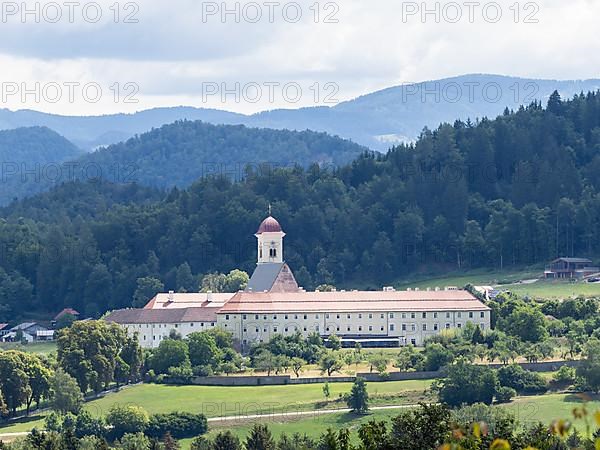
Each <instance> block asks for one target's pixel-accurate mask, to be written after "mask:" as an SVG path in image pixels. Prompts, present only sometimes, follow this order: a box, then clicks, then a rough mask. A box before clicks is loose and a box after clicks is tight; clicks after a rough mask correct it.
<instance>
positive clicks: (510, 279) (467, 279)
mask: <svg viewBox="0 0 600 450" xmlns="http://www.w3.org/2000/svg"><path fill="white" fill-rule="evenodd" d="M542 274H543V268H541V267H540V268H537V267H536V268H528V269H523V270H504V271H494V270H489V269H476V270H470V271H457V272H449V273H445V274H440V275H430V276H414V277H411V278H406V279H401V280H398V282H397V283H396V284H395V286H396V288H398V289H406V288H413V289H414V288H419V289H427V288H435V287H440V288H444V287H445V286H457V287H463V286H466V285H467V284H475V285H484V286H496V287H497V288H498V289H499V290H502V291H504V290H506V291H510V292H514V293H515V294H517V295H520V296H529V297H536V298H544V299H546V298H566V297H576V296H578V295H584V296H588V297H591V296H600V283H584V282H576V283H571V282H570V281H568V280H567V281H562V280H560V281H555V280H548V281H546V280H543V279H542V280H539V281H537V282H535V283H531V284H524V283H519V282H520V281H521V280H531V279H536V278H540V277H541V276H542ZM499 283H502V284H499ZM510 283H513V284H510Z"/></svg>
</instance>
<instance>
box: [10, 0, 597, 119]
mask: <svg viewBox="0 0 600 450" xmlns="http://www.w3.org/2000/svg"><path fill="white" fill-rule="evenodd" d="M44 3H45V4H46V5H48V4H49V2H44ZM57 3H58V4H60V5H64V4H63V3H62V2H61V1H60V0H59V1H58V2H57ZM492 3H493V2H485V1H482V2H480V6H479V7H476V8H475V9H474V16H473V17H474V21H473V23H470V22H469V20H468V17H467V16H468V12H469V10H468V6H466V5H465V2H461V1H458V2H456V3H454V5H457V4H458V5H460V7H461V8H460V9H461V12H462V14H463V16H462V19H461V20H459V21H458V22H457V23H449V21H448V20H445V18H446V19H451V18H452V17H454V15H455V13H456V11H457V9H456V8H455V7H454V6H452V2H441V3H439V11H440V12H441V13H442V17H440V18H439V19H440V20H439V21H436V17H435V14H428V15H427V16H426V17H425V19H426V20H425V23H423V20H422V18H421V14H420V12H421V11H422V9H423V8H422V6H423V3H422V2H420V1H419V2H413V3H411V2H397V1H393V0H372V1H369V2H366V1H364V0H344V1H343V2H339V3H338V5H339V6H337V7H336V6H335V4H333V3H331V2H329V3H328V2H327V1H322V2H320V3H315V1H314V0H301V1H299V2H298V4H299V5H300V7H301V11H302V19H301V20H300V21H299V22H298V23H291V20H285V19H284V17H283V5H288V15H290V14H291V13H294V11H295V9H294V8H292V7H290V6H289V5H291V4H292V3H291V2H288V3H286V2H285V1H281V2H280V4H279V6H277V7H274V8H273V11H274V16H273V19H274V20H273V23H270V21H269V18H268V14H269V7H268V6H267V2H262V1H258V2H255V3H252V2H247V1H245V2H242V3H240V12H243V11H245V12H246V18H247V17H249V16H253V14H254V12H256V10H257V9H256V8H255V6H256V5H257V4H258V5H259V6H260V10H261V11H262V14H263V17H262V21H260V22H259V23H248V21H246V20H244V19H245V17H244V16H242V17H240V21H239V23H237V22H236V20H235V15H234V14H229V15H228V16H227V17H226V19H227V20H226V23H221V20H220V15H219V14H215V15H211V16H207V17H205V19H206V20H204V22H203V10H204V12H205V13H206V12H207V11H210V8H211V7H213V6H214V5H217V6H218V7H219V8H220V7H221V2H220V1H219V2H198V1H193V0H172V1H169V2H158V1H155V0H142V1H139V2H137V3H135V4H133V5H137V7H135V6H131V5H130V6H127V7H125V5H126V4H127V3H126V2H125V1H124V2H122V3H119V5H120V12H119V20H118V22H119V23H115V20H114V19H115V15H114V14H115V13H114V8H113V9H110V6H111V5H113V4H114V1H113V0H102V1H100V2H99V4H101V11H102V13H103V14H102V18H101V19H100V20H99V21H98V22H97V23H90V22H91V20H89V19H90V17H87V19H88V20H86V18H85V17H84V16H83V13H82V9H78V8H76V9H75V14H74V16H73V19H74V20H73V23H69V21H68V20H67V19H68V18H67V17H66V12H67V10H66V9H63V11H62V12H63V17H62V20H60V21H58V23H48V21H47V20H45V19H48V17H44V15H43V11H44V9H43V5H42V6H40V11H41V13H40V14H41V16H42V17H40V19H41V20H40V23H35V17H34V16H33V15H32V14H29V15H28V16H26V17H25V19H26V20H25V21H26V22H27V23H22V20H21V19H22V18H21V15H20V12H17V13H16V14H14V15H10V14H8V13H7V11H8V12H10V7H11V4H12V3H11V2H3V3H1V6H2V8H3V11H4V14H3V17H1V18H0V19H3V22H4V23H0V64H1V67H2V72H1V73H2V74H1V75H0V82H1V83H2V88H3V89H2V91H3V92H4V94H5V95H4V98H0V103H1V104H0V106H1V107H8V108H11V109H21V108H31V109H39V110H44V111H52V112H57V113H65V114H99V113H109V112H117V111H134V110H139V109H145V108H148V107H153V106H171V105H180V104H185V105H193V106H206V107H217V108H222V109H228V110H234V111H240V112H254V111H258V110H264V109H273V108H276V107H298V106H313V105H314V104H315V98H314V94H315V91H317V88H316V85H315V84H314V83H317V82H318V83H320V84H319V89H318V91H319V93H320V94H321V95H319V98H318V99H317V100H319V101H322V100H323V98H324V97H325V96H326V95H327V94H328V93H330V92H329V91H328V90H325V89H324V88H323V86H324V85H325V83H327V82H333V83H336V85H337V86H339V92H337V93H336V95H335V98H338V99H339V100H345V99H349V98H353V97H355V96H358V95H361V94H364V93H367V92H369V91H372V90H375V89H380V88H385V87H388V86H391V85H397V84H400V83H404V82H410V81H420V80H428V79H437V78H442V77H446V76H453V75H458V74H463V73H498V74H506V75H515V76H523V77H534V78H552V79H554V78H559V79H571V78H576V79H581V78H598V77H600V74H599V73H598V68H600V38H599V37H598V35H597V24H596V22H597V17H599V16H600V2H598V1H595V0H575V1H572V2H564V1H559V0H544V1H541V2H535V3H531V2H530V3H527V2H522V3H518V5H519V10H520V11H519V17H518V21H517V23H515V18H516V17H515V10H514V5H515V2H514V0H509V1H504V0H503V1H499V2H497V3H496V5H500V10H501V11H502V18H501V19H500V20H499V21H498V22H497V23H491V21H490V20H485V18H484V16H483V10H484V7H487V8H488V9H487V12H488V15H491V14H492V13H494V12H495V8H494V7H493V5H492V6H490V5H491V4H492ZM15 4H16V5H20V2H18V3H15ZM27 4H28V7H29V8H30V9H32V8H34V5H35V2H33V1H30V2H27ZM233 5H234V2H228V7H229V8H230V9H232V8H233ZM315 5H318V9H319V12H320V14H319V21H320V22H319V23H315V21H314V18H315V16H314V14H315ZM486 5H487V6H486ZM526 5H528V6H526ZM532 5H533V6H532ZM536 5H537V6H536ZM415 6H416V7H418V8H419V9H420V10H421V11H419V12H417V13H416V14H414V15H411V16H408V17H404V18H403V10H404V11H405V12H406V11H410V8H411V7H415ZM435 6H436V3H435V2H433V1H429V2H427V3H426V7H427V8H428V10H430V11H431V10H433V9H434V8H435ZM244 7H245V8H246V9H243V8H244ZM511 7H512V9H511ZM7 8H8V10H7ZM46 8H49V7H48V6H46ZM253 8H254V9H253ZM311 8H312V9H311ZM453 8H454V9H453ZM13 9H14V8H13ZM496 9H497V8H496ZM49 11H50V9H47V10H46V15H48V14H50V13H49ZM444 12H445V13H446V17H444V16H443V13H444ZM127 13H130V14H133V16H132V17H131V18H133V19H135V20H138V23H123V22H124V20H125V17H126V14H127ZM532 13H534V15H533V16H532V17H530V19H536V20H538V23H525V21H526V17H527V14H532ZM327 14H333V17H332V18H333V19H337V20H338V23H323V22H324V20H325V18H326V17H327ZM88 16H89V12H88ZM288 19H289V18H288ZM403 19H404V20H403ZM36 82H38V83H40V84H41V87H40V90H43V89H44V87H46V88H48V89H49V87H52V86H54V85H53V84H52V83H59V84H63V83H65V82H67V83H68V82H79V83H81V85H84V84H85V83H97V84H98V85H100V86H101V87H102V88H103V95H102V97H101V99H100V100H99V101H98V102H97V103H92V102H89V101H85V99H84V98H83V97H84V95H83V92H77V91H76V92H75V94H79V95H77V97H76V98H75V100H74V101H73V102H70V101H68V99H66V98H65V95H64V93H63V97H62V98H61V101H59V102H57V103H51V102H48V101H46V100H47V98H46V97H48V95H49V94H48V92H46V93H42V94H43V95H42V96H41V97H42V98H41V99H39V100H40V101H39V102H36V101H35V100H36V99H35V98H34V97H35V95H34V94H29V95H28V96H26V98H25V99H23V98H22V97H21V95H18V93H16V94H13V95H7V92H6V90H7V89H9V92H12V91H11V89H12V90H14V83H17V85H19V86H20V87H24V88H27V89H34V90H35V87H33V88H32V86H35V83H36ZM127 82H132V83H135V84H136V85H137V86H139V92H136V93H135V95H134V98H135V99H137V100H138V103H124V102H123V95H124V94H126V93H127V92H130V93H131V92H132V91H129V90H127V91H126V92H120V94H122V95H121V97H119V98H118V101H117V102H116V103H115V101H114V100H115V98H114V92H115V89H116V88H115V87H114V86H115V85H114V83H119V84H120V86H121V89H122V86H123V85H124V84H125V83H127ZM236 82H239V83H240V86H241V87H240V92H242V93H243V91H242V88H243V87H244V86H249V83H258V84H259V85H261V86H263V95H262V96H261V100H260V101H258V102H256V103H251V102H245V101H244V99H243V98H242V99H241V101H240V102H236V101H235V100H234V95H233V94H230V95H228V96H227V98H226V100H227V101H226V102H225V103H223V102H222V101H221V99H220V96H219V95H212V96H209V97H207V98H206V99H204V100H203V98H202V92H203V89H204V90H206V87H207V86H208V85H207V83H217V84H218V85H219V86H222V83H225V86H226V87H227V88H229V89H233V88H235V83H236ZM268 82H277V83H280V84H281V85H284V84H286V83H298V84H299V85H300V86H301V87H302V92H303V95H302V98H301V101H299V102H298V103H290V102H289V101H286V97H285V96H284V95H283V92H282V90H281V89H282V88H281V87H278V88H275V92H274V93H275V97H274V100H275V101H274V102H270V101H269V98H268V95H267V92H268V88H265V87H264V83H268ZM110 86H113V89H112V90H111V89H110ZM211 86H212V84H211ZM311 86H312V88H311ZM219 89H220V88H219ZM250 94H251V93H250V91H248V92H246V97H249V96H250Z"/></svg>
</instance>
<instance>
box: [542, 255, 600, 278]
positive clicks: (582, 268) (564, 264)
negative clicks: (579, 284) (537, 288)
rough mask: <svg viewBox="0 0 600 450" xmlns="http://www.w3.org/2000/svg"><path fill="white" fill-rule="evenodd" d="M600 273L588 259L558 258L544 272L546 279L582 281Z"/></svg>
mask: <svg viewBox="0 0 600 450" xmlns="http://www.w3.org/2000/svg"><path fill="white" fill-rule="evenodd" d="M598 272H600V268H598V267H595V266H593V263H592V260H591V259H588V258H557V259H555V260H554V261H552V262H551V263H550V265H549V266H548V267H546V270H544V278H577V279H582V278H586V277H588V276H590V275H593V274H596V273H598Z"/></svg>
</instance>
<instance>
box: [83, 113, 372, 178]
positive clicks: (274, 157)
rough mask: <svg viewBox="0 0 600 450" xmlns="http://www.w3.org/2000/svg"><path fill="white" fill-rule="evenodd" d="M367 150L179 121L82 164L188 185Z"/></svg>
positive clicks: (318, 137) (302, 136)
mask: <svg viewBox="0 0 600 450" xmlns="http://www.w3.org/2000/svg"><path fill="white" fill-rule="evenodd" d="M365 150H366V148H365V147H361V146H359V145H357V144H354V143H352V142H350V141H346V140H343V139H340V138H337V137H333V136H330V135H328V134H326V133H316V132H313V131H302V132H297V131H287V130H270V129H264V128H263V129H258V128H247V127H245V126H243V125H210V124H207V123H204V122H201V121H195V122H190V121H179V122H175V123H173V124H170V125H164V126H162V127H160V128H157V129H153V130H152V131H149V132H147V133H144V134H142V135H140V136H136V137H135V138H132V139H129V140H128V141H126V142H123V143H120V144H116V145H111V146H109V147H107V148H104V149H100V150H98V151H96V152H94V153H90V154H86V155H84V156H82V157H81V158H79V159H78V160H77V162H78V163H79V164H80V165H81V166H82V167H86V166H96V167H100V168H101V171H102V173H107V174H110V173H117V172H115V168H119V171H118V172H119V173H120V175H119V176H120V177H121V178H120V179H116V181H118V182H125V183H127V182H132V181H135V182H138V183H140V184H143V185H146V186H156V187H173V186H178V187H187V186H189V185H190V184H192V183H193V182H194V181H196V180H197V179H198V178H201V177H206V176H212V175H220V174H223V175H226V176H228V177H230V178H231V179H233V180H239V179H241V178H243V176H244V175H245V169H246V168H247V167H248V166H250V167H252V168H254V169H255V170H256V169H258V168H259V167H261V168H262V169H261V170H272V169H273V168H277V167H293V166H295V165H299V166H304V167H305V166H308V165H309V164H311V163H315V162H316V163H319V164H342V163H347V162H349V161H351V160H352V159H354V158H356V157H357V156H358V155H359V154H360V153H361V152H363V151H365Z"/></svg>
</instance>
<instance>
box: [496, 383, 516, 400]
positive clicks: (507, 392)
mask: <svg viewBox="0 0 600 450" xmlns="http://www.w3.org/2000/svg"><path fill="white" fill-rule="evenodd" d="M515 395H517V391H515V390H514V389H513V388H511V387H508V386H500V387H499V388H498V389H497V390H496V401H497V402H498V403H508V402H510V401H511V400H512V399H513V397H514V396H515Z"/></svg>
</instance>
